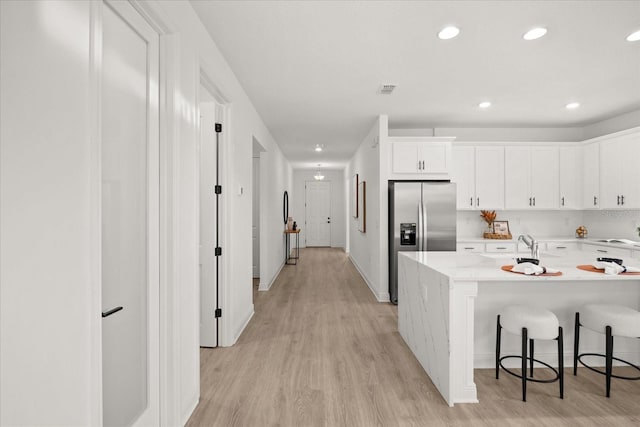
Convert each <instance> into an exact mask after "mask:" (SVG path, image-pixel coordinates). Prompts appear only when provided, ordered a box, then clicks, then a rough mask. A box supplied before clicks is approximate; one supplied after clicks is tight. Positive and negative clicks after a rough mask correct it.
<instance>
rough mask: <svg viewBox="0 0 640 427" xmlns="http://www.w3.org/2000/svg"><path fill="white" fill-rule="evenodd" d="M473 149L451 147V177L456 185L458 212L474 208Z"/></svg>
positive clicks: (474, 160)
mask: <svg viewBox="0 0 640 427" xmlns="http://www.w3.org/2000/svg"><path fill="white" fill-rule="evenodd" d="M475 153H476V152H475V148H474V147H453V176H452V177H451V180H452V181H453V182H455V183H456V189H457V191H456V207H457V208H458V209H459V210H468V209H473V207H474V206H475V198H476V197H475V196H476V188H475V187H476V181H475V162H476V159H475Z"/></svg>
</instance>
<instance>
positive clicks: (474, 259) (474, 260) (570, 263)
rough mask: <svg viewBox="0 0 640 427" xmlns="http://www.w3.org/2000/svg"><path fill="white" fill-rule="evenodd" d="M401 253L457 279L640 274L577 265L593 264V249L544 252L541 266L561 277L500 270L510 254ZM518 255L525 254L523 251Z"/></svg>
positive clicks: (615, 277) (508, 262)
mask: <svg viewBox="0 0 640 427" xmlns="http://www.w3.org/2000/svg"><path fill="white" fill-rule="evenodd" d="M398 254H399V256H406V257H408V258H410V259H413V260H415V261H417V262H418V263H420V264H424V265H426V266H427V267H429V268H432V269H433V270H436V271H438V272H440V273H442V274H444V275H446V276H449V277H451V278H452V279H455V280H469V281H510V282H511V281H583V280H589V281H594V280H603V281H608V280H631V281H633V280H636V281H639V282H640V275H624V274H623V275H608V274H603V273H594V272H590V271H584V270H580V269H578V268H576V266H578V265H583V264H592V263H593V262H595V261H596V257H597V255H596V254H594V253H592V252H584V251H568V252H567V253H562V254H555V253H546V254H545V253H543V254H541V255H540V265H541V266H544V267H550V268H555V269H557V270H560V271H561V272H562V275H561V276H527V275H524V274H517V273H511V272H508V271H503V270H501V268H500V267H501V266H503V265H513V264H515V263H516V261H515V258H514V257H512V256H509V255H506V254H505V256H496V254H478V253H474V254H472V253H461V252H399V253H398ZM519 256H526V255H525V254H521V255H519ZM623 261H624V265H626V266H633V267H640V261H638V260H637V259H631V258H629V259H624V260H623Z"/></svg>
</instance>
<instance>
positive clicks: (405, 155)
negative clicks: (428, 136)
mask: <svg viewBox="0 0 640 427" xmlns="http://www.w3.org/2000/svg"><path fill="white" fill-rule="evenodd" d="M418 145H419V143H417V142H394V143H392V145H391V147H392V148H391V150H392V151H391V156H392V158H393V163H392V170H393V173H418V172H419V171H418V162H419V160H418Z"/></svg>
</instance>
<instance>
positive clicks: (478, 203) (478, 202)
mask: <svg viewBox="0 0 640 427" xmlns="http://www.w3.org/2000/svg"><path fill="white" fill-rule="evenodd" d="M476 206H477V207H480V197H477V198H476Z"/></svg>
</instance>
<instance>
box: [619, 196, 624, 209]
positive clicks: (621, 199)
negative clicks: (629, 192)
mask: <svg viewBox="0 0 640 427" xmlns="http://www.w3.org/2000/svg"><path fill="white" fill-rule="evenodd" d="M620 204H621V205H623V206H624V194H623V195H622V196H620Z"/></svg>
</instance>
